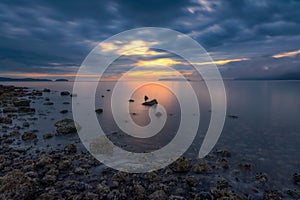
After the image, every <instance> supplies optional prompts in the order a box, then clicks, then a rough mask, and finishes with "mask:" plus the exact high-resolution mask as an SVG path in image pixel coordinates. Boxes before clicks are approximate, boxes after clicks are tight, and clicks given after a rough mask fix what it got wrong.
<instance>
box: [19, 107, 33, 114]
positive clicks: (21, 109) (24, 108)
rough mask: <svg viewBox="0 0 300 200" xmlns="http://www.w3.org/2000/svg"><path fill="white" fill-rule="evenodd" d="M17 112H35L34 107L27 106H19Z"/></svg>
mask: <svg viewBox="0 0 300 200" xmlns="http://www.w3.org/2000/svg"><path fill="white" fill-rule="evenodd" d="M18 112H19V113H28V114H32V113H35V109H34V108H29V107H19V109H18Z"/></svg>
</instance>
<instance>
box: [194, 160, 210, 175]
mask: <svg viewBox="0 0 300 200" xmlns="http://www.w3.org/2000/svg"><path fill="white" fill-rule="evenodd" d="M193 172H194V173H196V174H200V173H210V172H212V168H211V167H210V166H209V165H208V164H207V162H205V161H202V162H199V163H196V164H195V165H194V167H193Z"/></svg>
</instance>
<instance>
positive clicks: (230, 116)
mask: <svg viewBox="0 0 300 200" xmlns="http://www.w3.org/2000/svg"><path fill="white" fill-rule="evenodd" d="M227 116H228V117H229V118H232V119H237V118H239V117H238V116H236V115H227Z"/></svg>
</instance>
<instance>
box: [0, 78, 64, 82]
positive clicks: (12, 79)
mask: <svg viewBox="0 0 300 200" xmlns="http://www.w3.org/2000/svg"><path fill="white" fill-rule="evenodd" d="M0 81H2V82H4V81H5V82H14V81H16V82H19V81H24V82H52V80H51V79H43V78H7V77H0ZM55 81H57V82H67V81H68V80H67V79H56V80H55Z"/></svg>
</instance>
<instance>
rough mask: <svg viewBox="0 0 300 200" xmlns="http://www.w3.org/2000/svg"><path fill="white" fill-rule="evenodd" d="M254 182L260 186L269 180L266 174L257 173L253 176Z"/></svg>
mask: <svg viewBox="0 0 300 200" xmlns="http://www.w3.org/2000/svg"><path fill="white" fill-rule="evenodd" d="M255 178H256V180H257V181H258V182H259V183H260V184H265V183H266V182H268V180H269V178H268V176H267V175H266V174H263V173H261V172H260V173H257V174H256V175H255Z"/></svg>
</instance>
